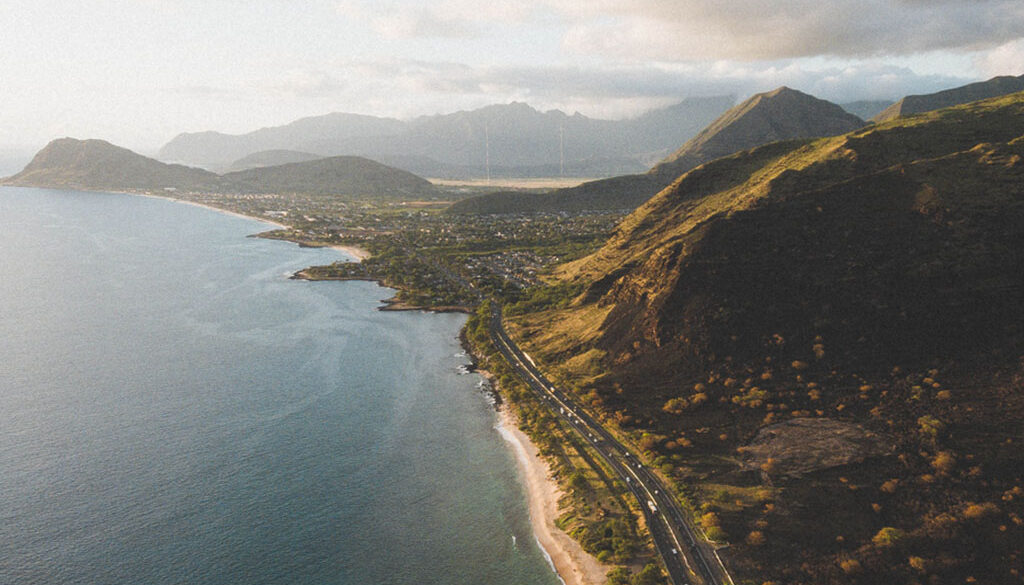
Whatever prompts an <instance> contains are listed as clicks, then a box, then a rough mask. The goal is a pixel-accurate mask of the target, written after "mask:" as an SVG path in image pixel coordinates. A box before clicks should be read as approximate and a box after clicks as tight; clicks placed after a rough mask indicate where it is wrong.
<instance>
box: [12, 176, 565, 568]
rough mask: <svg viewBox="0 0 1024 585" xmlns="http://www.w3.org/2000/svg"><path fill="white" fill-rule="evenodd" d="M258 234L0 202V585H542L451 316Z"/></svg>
mask: <svg viewBox="0 0 1024 585" xmlns="http://www.w3.org/2000/svg"><path fill="white" fill-rule="evenodd" d="M263 229H266V226H265V225H264V224H260V223H258V222H255V221H251V220H246V219H241V218H235V217H231V216H227V215H224V214H220V213H216V212H212V211H208V210H204V209H199V208H196V207H192V206H188V205H183V204H180V203H175V202H169V201H164V200H157V199H148V198H143V197H133V196H128V195H113V194H100V193H75V192H63V191H49V190H35V189H14V188H0V275H2V278H0V583H5V584H6V583H11V584H27V585H33V584H48V585H51V584H69V583H82V584H105V583H110V584H115V583H116V584H148V585H160V584H170V583H211V584H214V583H216V584H233V583H238V584H243V583H244V584H277V583H281V584H284V583H287V584H367V585H369V584H374V585H377V584H396V585H399V584H410V585H412V584H417V585H423V584H439V585H441V584H488V585H502V584H542V585H544V584H547V585H554V584H557V583H558V580H557V577H556V576H555V575H554V574H553V573H552V572H551V569H550V568H549V566H548V565H547V563H546V561H545V560H544V558H543V556H542V553H541V551H540V550H538V548H537V546H536V544H535V541H534V539H533V537H532V535H531V532H530V527H529V522H528V516H527V511H526V505H525V501H524V496H523V494H522V489H521V487H520V485H519V483H518V480H517V477H516V470H515V461H514V459H513V457H512V455H511V453H509V451H508V449H507V448H506V446H505V445H504V444H503V442H502V439H501V438H500V436H499V435H498V433H497V431H496V430H495V429H494V425H495V423H496V418H495V414H494V412H493V408H492V407H491V405H490V403H489V400H488V397H487V396H486V395H485V394H484V393H482V392H481V391H480V389H479V387H478V383H479V378H478V377H477V376H476V375H460V373H459V366H460V365H464V364H466V363H468V359H467V358H466V357H465V356H464V355H462V352H461V348H460V347H459V344H458V341H457V334H458V331H459V328H460V327H461V325H462V324H463V322H464V320H465V317H464V316H461V315H452V314H447V315H444V314H424V313H382V312H379V311H377V310H376V307H377V306H378V304H379V303H378V302H377V301H378V300H379V299H381V298H385V297H387V296H389V294H390V291H388V290H387V289H382V288H380V287H378V286H376V285H375V284H372V283H366V282H346V283H337V282H325V283H309V282H299V281H291V280H288V279H287V275H288V274H290V273H291V272H293V271H295V270H297V269H299V268H302V267H304V266H307V265H310V264H316V263H325V262H330V261H333V260H335V259H336V258H337V257H338V255H339V253H338V252H335V251H332V250H311V249H303V248H298V247H297V246H294V245H291V244H288V243H283V242H274V241H268V240H261V239H254V238H246V237H245V236H246V235H247V234H251V233H255V232H257V231H261V230H263ZM513 536H515V537H516V538H515V539H513Z"/></svg>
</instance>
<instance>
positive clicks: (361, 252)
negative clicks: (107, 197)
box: [124, 191, 373, 262]
mask: <svg viewBox="0 0 1024 585" xmlns="http://www.w3.org/2000/svg"><path fill="white" fill-rule="evenodd" d="M124 193H125V194H126V195H138V196H140V197H151V198H153V199H165V200H167V201H174V202H175V203H184V204H185V205H191V206H193V207H200V208H202V209H208V210H210V211H216V212H218V213H223V214H226V215H231V216H234V217H239V218H242V219H250V220H253V221H258V222H261V223H266V224H270V225H272V226H276V227H277V228H279V229H285V230H290V229H292V226H290V225H288V224H284V223H281V222H279V221H274V220H272V219H267V218H264V217H256V216H253V215H246V214H244V213H238V212H237V211H231V210H230V209H223V208H220V207H214V206H213V205H207V204H205V203H198V202H196V201H189V200H187V199H179V198H177V197H171V196H169V195H156V194H153V193H136V192H133V191H125V192H124ZM253 235H254V236H257V237H259V236H260V234H253ZM264 239H274V240H280V241H282V242H291V243H293V244H298V245H299V246H304V247H307V248H331V249H332V250H337V251H339V252H342V253H344V254H347V255H348V256H351V257H352V259H353V260H354V261H355V262H362V261H363V260H366V259H367V258H369V257H370V256H372V255H373V254H371V253H370V252H369V251H368V250H365V249H363V248H360V247H358V246H352V245H348V244H337V245H327V246H311V245H309V243H307V242H302V241H300V240H289V239H286V238H264Z"/></svg>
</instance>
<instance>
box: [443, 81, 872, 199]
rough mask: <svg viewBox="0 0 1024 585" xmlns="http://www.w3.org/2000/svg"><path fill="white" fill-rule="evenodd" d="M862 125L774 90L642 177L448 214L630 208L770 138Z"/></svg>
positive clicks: (836, 110) (824, 104) (826, 105)
mask: <svg viewBox="0 0 1024 585" xmlns="http://www.w3.org/2000/svg"><path fill="white" fill-rule="evenodd" d="M864 124H865V122H864V121H863V120H861V119H860V118H858V117H857V116H854V115H853V114H850V113H847V112H846V111H845V110H843V109H842V108H841V107H839V106H838V105H836V104H833V103H831V102H828V101H825V100H821V99H818V98H816V97H814V96H811V95H808V94H805V93H802V92H799V91H796V90H794V89H790V88H788V87H780V88H778V89H775V90H773V91H770V92H766V93H759V94H757V95H754V96H752V97H750V98H749V99H747V100H746V101H744V102H743V103H741V104H739V105H737V106H734V107H732V108H730V109H729V110H727V111H726V112H725V113H724V114H722V115H721V116H719V117H718V118H717V119H716V120H715V121H714V122H712V123H711V124H710V125H709V126H707V127H706V128H704V129H703V130H701V131H700V132H699V133H698V134H697V135H696V136H695V137H694V138H692V139H691V140H689V141H688V142H687V143H686V144H684V145H683V146H682V147H681V148H679V149H678V150H677V151H676V152H675V153H673V154H672V155H671V156H669V157H668V158H666V159H664V160H663V161H661V162H660V163H658V164H657V165H656V166H655V167H654V168H652V169H650V170H649V171H648V172H647V173H646V174H642V175H627V176H622V177H613V178H610V179H602V180H599V181H591V182H588V183H583V184H582V185H578V186H576V187H570V188H565V189H556V190H554V191H551V192H550V193H546V194H542V195H533V194H522V193H504V192H503V193H493V194H487V195H481V196H478V197H471V198H469V199H464V200H462V201H459V202H457V203H456V204H454V205H452V207H451V212H452V213H510V212H532V211H581V210H596V209H633V208H636V207H637V206H639V205H640V204H642V203H643V202H644V201H647V200H648V199H650V198H651V197H652V196H654V195H655V194H656V193H657V192H658V191H660V190H661V189H664V188H665V187H667V186H668V185H669V184H670V183H672V181H674V180H675V179H676V178H678V177H679V175H681V174H683V173H685V172H686V171H688V170H690V169H692V168H694V167H697V166H699V165H701V164H704V163H706V162H708V161H711V160H714V159H716V158H719V157H722V156H726V155H729V154H732V153H734V152H739V151H741V150H746V149H749V148H754V147H756V146H760V145H762V144H766V143H769V142H774V141H776V140H788V139H793V138H815V137H820V136H834V135H836V134H842V133H844V132H849V131H851V130H855V129H857V128H860V127H862V126H864Z"/></svg>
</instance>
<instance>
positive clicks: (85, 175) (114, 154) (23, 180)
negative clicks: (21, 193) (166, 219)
mask: <svg viewBox="0 0 1024 585" xmlns="http://www.w3.org/2000/svg"><path fill="white" fill-rule="evenodd" d="M219 182H220V178H219V177H218V176H217V175H215V174H213V173H211V172H208V171H204V170H202V169H194V168H190V167H185V166H181V165H168V164H164V163H162V162H160V161H157V160H153V159H151V158H147V157H144V156H142V155H140V154H136V153H134V152H132V151H130V150H127V149H125V148H121V147H118V146H114V145H113V144H110V143H109V142H106V141H103V140H76V139H74V138H60V139H57V140H54V141H52V142H50V143H49V144H48V145H46V147H45V148H43V149H42V150H40V151H39V152H38V153H37V154H36V156H35V157H34V158H33V159H32V162H30V163H29V164H28V166H26V167H25V169H24V170H22V171H21V172H20V173H18V174H16V175H14V176H13V177H9V178H7V179H5V180H4V184H7V185H18V186H27V187H53V188H73V189H96V190H126V189H164V188H177V189H189V190H212V189H216V188H217V186H218V184H219Z"/></svg>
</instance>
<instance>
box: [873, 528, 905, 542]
mask: <svg viewBox="0 0 1024 585" xmlns="http://www.w3.org/2000/svg"><path fill="white" fill-rule="evenodd" d="M904 536H906V534H905V533H904V532H903V531H902V530H900V529H899V528H893V527H892V526H886V527H885V528H883V529H881V530H879V531H878V534H876V535H875V536H874V537H873V538H872V539H871V542H872V543H874V545H875V546H883V547H884V546H893V545H894V544H896V543H897V542H899V541H900V540H902V539H903V537H904Z"/></svg>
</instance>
